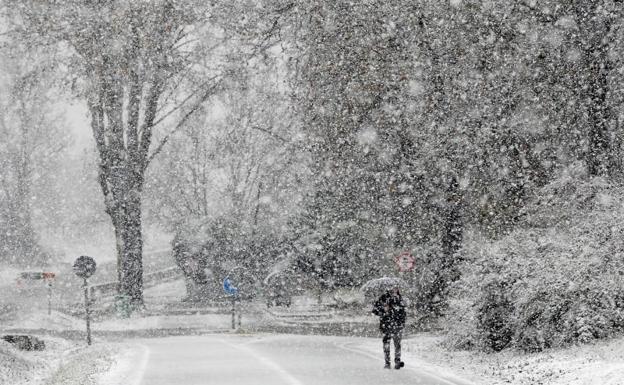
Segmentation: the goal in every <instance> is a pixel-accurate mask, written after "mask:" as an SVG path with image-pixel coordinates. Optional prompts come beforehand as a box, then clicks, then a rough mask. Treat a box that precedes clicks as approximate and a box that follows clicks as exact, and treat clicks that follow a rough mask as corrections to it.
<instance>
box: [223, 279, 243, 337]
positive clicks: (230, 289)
mask: <svg viewBox="0 0 624 385" xmlns="http://www.w3.org/2000/svg"><path fill="white" fill-rule="evenodd" d="M223 291H224V292H225V294H227V295H229V296H231V297H232V330H234V329H236V299H237V298H238V289H237V288H236V286H234V284H233V283H232V281H231V280H230V277H225V279H223ZM241 318H242V316H241V313H240V310H239V312H238V327H239V328H240V326H241Z"/></svg>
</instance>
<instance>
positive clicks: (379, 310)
mask: <svg viewBox="0 0 624 385" xmlns="http://www.w3.org/2000/svg"><path fill="white" fill-rule="evenodd" d="M373 314H375V315H376V316H379V330H380V331H381V333H382V334H383V338H382V342H383V351H384V359H385V366H384V368H385V369H390V340H393V341H394V368H395V369H401V368H402V367H403V366H405V363H404V362H403V361H401V337H402V336H403V328H404V327H405V318H406V313H405V302H404V301H403V297H402V296H401V293H400V292H399V288H398V287H395V288H393V289H392V290H388V291H387V292H385V293H384V294H382V295H381V297H379V299H378V300H377V301H375V304H374V305H373Z"/></svg>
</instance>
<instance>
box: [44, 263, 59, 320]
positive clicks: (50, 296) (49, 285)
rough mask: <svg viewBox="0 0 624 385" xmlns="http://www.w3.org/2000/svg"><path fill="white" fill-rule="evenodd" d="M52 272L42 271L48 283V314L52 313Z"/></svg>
mask: <svg viewBox="0 0 624 385" xmlns="http://www.w3.org/2000/svg"><path fill="white" fill-rule="evenodd" d="M54 277H56V274H54V273H47V272H46V273H43V279H44V280H45V281H46V283H47V285H48V315H52V282H54Z"/></svg>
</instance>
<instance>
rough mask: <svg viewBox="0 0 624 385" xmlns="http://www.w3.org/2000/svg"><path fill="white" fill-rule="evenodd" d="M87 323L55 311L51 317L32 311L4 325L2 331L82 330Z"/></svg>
mask: <svg viewBox="0 0 624 385" xmlns="http://www.w3.org/2000/svg"><path fill="white" fill-rule="evenodd" d="M84 328H85V321H84V320H82V319H79V318H76V317H72V316H69V315H67V314H64V313H61V312H58V311H55V310H53V311H52V313H51V314H50V315H48V313H47V312H45V311H30V312H25V313H21V314H19V315H18V316H17V318H16V319H15V320H13V321H10V322H8V323H7V324H5V325H3V327H2V329H5V330H6V329H32V330H55V331H62V330H82V329H84Z"/></svg>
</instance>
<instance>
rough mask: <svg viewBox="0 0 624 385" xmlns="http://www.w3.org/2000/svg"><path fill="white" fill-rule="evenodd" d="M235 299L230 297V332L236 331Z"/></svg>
mask: <svg viewBox="0 0 624 385" xmlns="http://www.w3.org/2000/svg"><path fill="white" fill-rule="evenodd" d="M235 322H236V298H235V297H234V296H232V330H234V329H236V324H235Z"/></svg>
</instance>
